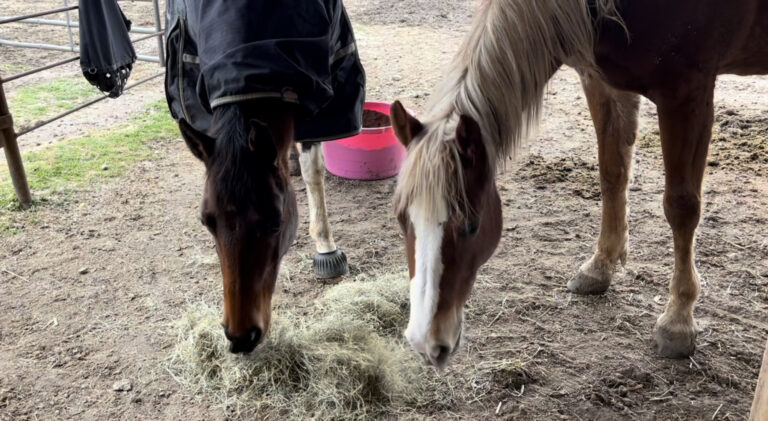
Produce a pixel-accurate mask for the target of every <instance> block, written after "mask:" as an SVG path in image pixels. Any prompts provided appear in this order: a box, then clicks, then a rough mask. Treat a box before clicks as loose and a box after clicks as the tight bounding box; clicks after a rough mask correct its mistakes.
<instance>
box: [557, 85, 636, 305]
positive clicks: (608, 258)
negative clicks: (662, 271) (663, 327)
mask: <svg viewBox="0 0 768 421" xmlns="http://www.w3.org/2000/svg"><path fill="white" fill-rule="evenodd" d="M581 81H582V86H583V87H584V92H585V94H586V96H587V102H588V103H589V111H590V113H591V114H592V120H593V122H594V125H595V132H596V133H597V145H598V148H597V149H598V161H599V164H600V190H601V192H602V195H603V215H602V221H601V227H600V236H599V237H598V240H597V247H596V250H595V254H594V255H593V256H592V257H591V258H590V259H589V260H588V261H587V262H585V263H584V264H583V265H581V267H580V268H579V271H578V273H577V274H576V276H575V277H574V278H573V279H571V281H570V282H568V289H569V290H570V291H573V292H575V293H578V294H602V293H603V292H605V290H607V289H608V287H609V286H610V285H611V281H612V278H613V274H614V272H615V269H616V266H617V265H618V263H619V262H621V263H622V264H624V262H625V261H626V258H627V236H628V229H627V186H628V185H629V179H630V173H631V169H632V153H633V150H634V143H635V136H636V133H637V112H638V108H639V106H640V100H639V97H638V96H637V95H635V94H631V93H626V92H619V91H616V90H614V89H612V88H610V87H609V86H607V85H606V84H605V83H604V82H602V81H600V80H598V79H597V78H596V77H594V76H591V75H582V78H581Z"/></svg>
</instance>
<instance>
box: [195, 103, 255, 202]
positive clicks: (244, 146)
mask: <svg viewBox="0 0 768 421" xmlns="http://www.w3.org/2000/svg"><path fill="white" fill-rule="evenodd" d="M213 121H214V132H215V133H216V146H215V148H214V153H213V156H211V160H210V166H209V168H208V177H209V178H212V179H213V180H214V182H215V184H216V186H217V189H216V190H217V195H218V199H219V201H220V203H222V204H224V205H225V206H234V207H236V208H241V207H243V206H245V205H248V204H249V202H250V201H251V200H254V199H255V198H256V197H260V196H261V195H259V194H258V192H259V191H260V189H264V179H265V177H264V174H265V173H266V172H267V171H268V169H267V168H264V163H263V160H261V159H259V156H258V154H257V153H255V152H253V151H251V149H250V148H249V146H248V136H249V133H250V131H251V130H252V129H251V127H250V125H249V124H248V122H247V121H246V117H245V115H244V114H243V112H242V110H241V108H240V106H239V105H223V106H220V107H217V108H216V109H215V110H214V112H213ZM264 131H265V132H266V129H264ZM267 135H269V133H268V132H267ZM259 180H261V183H260V185H257V182H258V181H259Z"/></svg>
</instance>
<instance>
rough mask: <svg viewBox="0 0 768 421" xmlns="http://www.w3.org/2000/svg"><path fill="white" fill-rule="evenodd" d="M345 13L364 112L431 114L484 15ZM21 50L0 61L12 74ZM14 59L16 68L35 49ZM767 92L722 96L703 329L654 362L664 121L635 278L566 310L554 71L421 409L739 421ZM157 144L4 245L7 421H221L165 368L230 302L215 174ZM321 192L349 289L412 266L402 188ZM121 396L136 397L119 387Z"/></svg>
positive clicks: (581, 161)
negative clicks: (186, 338) (185, 330)
mask: <svg viewBox="0 0 768 421" xmlns="http://www.w3.org/2000/svg"><path fill="white" fill-rule="evenodd" d="M14 1H15V0H14ZM14 1H11V2H10V3H12V4H15V5H17V7H21V6H20V5H22V4H26V3H25V2H21V1H15V2H14ZM5 4H6V3H5V2H4V5H5ZM347 4H348V7H349V9H350V14H351V16H352V19H353V20H354V21H355V22H356V24H358V25H360V26H359V29H358V37H359V42H360V51H361V54H362V57H363V59H364V64H365V66H366V69H367V71H368V76H369V88H368V92H369V97H370V98H373V99H387V100H390V99H394V98H401V99H404V100H405V101H406V103H407V105H408V106H409V107H412V108H413V109H415V110H416V112H417V113H418V112H422V111H423V107H424V104H425V101H426V99H427V96H428V93H429V92H430V91H431V89H432V87H433V85H434V83H435V82H436V81H437V80H438V79H439V77H440V74H441V71H442V69H443V68H444V67H445V63H447V62H448V61H449V59H450V57H451V55H452V54H453V53H454V51H455V50H456V49H457V48H458V42H459V40H460V39H461V34H462V31H463V28H465V27H466V25H467V24H468V19H469V17H468V16H469V14H470V10H471V2H469V1H452V2H443V1H436V0H435V1H433V0H430V1H423V0H419V1H416V0H404V1H397V2H395V1H384V0H376V1H368V0H349V1H348V2H347ZM0 13H6V11H5V10H4V7H3V8H0ZM3 34H5V32H3ZM8 51H9V50H8V49H6V48H1V49H0V56H1V57H3V59H4V60H5V59H6V57H8V56H7V55H6V54H8ZM14 54H15V55H14V56H13V57H14V60H20V61H22V62H23V61H24V60H25V57H27V56H29V57H32V56H33V55H34V54H36V53H30V52H16V53H14ZM155 95H157V97H158V98H159V97H160V95H161V94H160V93H159V92H156V93H155ZM767 95H768V78H765V77H751V78H736V77H723V78H721V80H720V82H719V84H718V91H717V94H716V101H717V104H718V108H717V122H716V126H715V128H716V134H715V136H714V141H713V144H712V145H713V146H712V150H713V154H712V157H711V159H710V167H709V174H708V178H707V184H706V196H705V200H706V208H705V210H704V213H703V217H702V222H701V226H700V229H699V234H698V239H697V250H698V255H697V263H698V268H699V271H700V272H701V275H702V281H703V285H702V295H701V297H700V299H699V303H698V306H697V308H696V317H697V318H698V322H699V324H700V326H701V328H702V333H701V336H700V338H699V341H698V346H699V349H698V350H697V352H696V355H695V356H694V357H693V358H692V359H688V360H682V361H673V360H665V359H660V358H658V357H657V356H656V355H655V353H654V351H653V348H652V343H651V339H650V337H651V329H652V327H653V324H654V322H655V319H656V317H657V316H658V314H660V312H661V311H662V309H663V305H664V303H665V300H666V294H667V293H666V290H667V283H668V280H669V279H670V276H671V270H672V254H671V247H672V244H671V234H670V230H669V228H668V226H667V224H666V222H665V219H664V216H663V209H662V205H661V198H662V189H663V184H662V178H663V172H662V167H661V155H660V150H659V146H658V130H657V129H656V125H655V114H654V108H653V107H652V105H651V104H648V103H647V102H646V103H644V104H643V109H642V119H643V121H642V125H641V129H640V137H641V139H640V142H639V147H638V150H637V154H636V159H635V161H636V165H635V177H634V181H633V184H632V188H631V193H630V209H631V213H630V256H629V261H628V263H627V266H626V268H625V269H624V271H623V273H622V274H621V276H619V277H618V278H617V280H616V282H615V285H613V286H612V288H611V289H610V291H609V292H608V293H607V294H606V295H604V296H601V297H581V296H576V295H572V294H569V293H568V292H567V291H566V289H565V284H566V282H567V280H568V279H570V277H571V276H572V275H573V273H574V272H575V270H576V269H577V268H578V266H579V264H580V263H582V262H583V261H584V260H585V259H586V258H588V257H589V255H590V253H591V250H592V247H593V244H594V238H595V236H596V234H597V231H598V228H599V215H600V202H599V188H598V184H597V162H596V147H595V141H594V134H593V131H592V127H591V121H590V119H589V116H588V111H587V108H586V104H585V100H584V96H583V94H582V93H581V91H580V88H579V84H578V78H577V77H576V75H575V73H574V72H573V71H570V70H564V71H562V72H559V73H558V74H557V75H556V76H555V78H554V79H553V81H552V84H551V85H550V87H549V89H548V95H547V99H546V112H545V115H544V118H543V121H542V127H541V130H540V134H539V136H538V141H537V142H536V143H535V144H533V145H532V146H531V148H530V149H531V153H530V155H528V156H526V157H524V158H523V159H522V160H521V162H520V163H517V164H515V163H510V164H509V165H508V166H507V169H506V170H505V171H504V172H502V173H501V174H499V177H498V180H499V185H500V189H501V190H502V199H503V201H504V207H505V209H504V215H505V217H504V225H505V228H504V234H503V238H502V242H501V245H500V247H499V249H498V251H497V252H496V255H495V256H494V257H493V258H492V259H491V260H490V262H489V263H488V264H487V265H486V266H485V267H484V268H483V269H482V270H481V273H480V276H479V279H478V282H477V284H476V287H475V290H474V293H473V295H472V298H471V300H470V302H469V303H468V305H467V310H466V313H467V319H468V320H467V322H466V336H465V341H464V344H463V345H462V349H461V351H460V353H459V354H458V355H457V357H456V359H455V360H454V363H453V365H452V366H451V367H450V368H449V369H448V370H447V371H446V373H445V374H444V375H445V376H446V378H447V379H449V383H450V385H451V388H450V390H446V391H445V395H444V402H442V405H441V408H442V409H444V411H440V412H438V411H437V409H436V408H432V409H430V408H424V409H423V411H422V415H423V416H424V417H426V418H433V419H445V418H457V419H488V418H491V417H497V418H500V419H510V420H512V419H515V420H520V419H526V420H528V419H534V420H553V419H585V420H616V419H639V420H698V419H722V420H742V419H746V414H747V412H748V410H749V405H750V403H751V395H752V392H753V388H754V386H755V383H756V377H757V373H758V370H759V364H760V357H761V355H762V349H761V347H762V346H763V344H764V343H765V337H766V336H767V335H768V288H767V287H768V259H766V256H767V255H768V232H766V226H768V216H767V214H766V210H767V209H768V181H767V180H766V178H765V175H766V171H767V170H768V163H766V161H765V160H766V158H768V154H767V153H766V148H767V146H766V145H768V104H766V102H765V98H766V97H768V96H767ZM128 102H130V101H128ZM82 115H83V116H84V117H82V118H83V120H80V121H83V122H85V121H86V120H87V117H90V118H91V119H92V120H91V123H90V124H92V125H93V126H94V127H98V125H99V124H100V123H99V120H101V119H102V116H101V115H99V114H98V113H97V112H96V111H93V110H92V111H88V112H84V113H82ZM82 124H85V123H82ZM155 147H156V148H158V150H160V151H161V152H162V155H163V158H162V159H159V160H156V161H151V162H142V163H140V164H138V165H137V166H136V168H135V169H134V170H133V171H131V172H130V173H129V174H127V175H126V177H124V178H123V179H121V180H120V181H118V182H114V183H110V184H107V185H104V186H98V187H94V188H93V189H90V190H87V191H83V192H80V193H77V194H75V195H74V199H73V200H72V201H71V202H69V203H67V204H64V205H62V206H59V207H54V206H48V207H45V208H44V209H43V210H42V211H40V213H39V214H37V215H36V219H37V221H36V222H33V223H28V224H27V226H26V227H25V229H24V230H23V232H22V233H21V234H18V235H15V236H13V237H6V238H0V309H2V311H0V419H14V420H15V419H73V418H74V419H181V418H184V419H188V420H198V419H199V420H204V419H205V420H207V419H223V418H225V417H226V411H225V410H224V409H222V408H219V407H217V406H215V405H214V404H213V403H212V402H210V401H209V400H208V399H207V398H206V397H205V396H194V395H192V394H190V392H188V391H186V390H184V389H183V388H181V387H180V386H179V385H178V384H177V383H176V382H175V381H174V380H173V379H172V378H171V377H170V376H169V375H168V373H167V372H166V371H165V370H164V368H163V361H164V360H165V359H166V358H167V357H168V355H169V353H170V350H171V348H172V346H173V340H174V338H173V337H171V336H170V333H169V330H168V325H169V323H171V322H172V321H174V320H176V319H177V318H178V317H179V315H180V314H181V313H182V311H183V310H184V308H185V304H186V303H189V302H195V301H199V300H205V301H208V302H214V303H219V302H220V279H219V274H218V272H217V271H218V263H217V260H216V256H215V252H214V250H213V249H212V242H211V240H210V238H209V235H208V234H207V232H206V231H205V230H204V229H203V227H202V226H200V224H199V222H197V215H198V204H199V199H200V193H201V187H202V177H203V169H202V166H201V165H200V164H199V163H198V162H197V161H196V160H195V159H194V158H193V157H192V156H191V154H190V153H188V151H187V150H186V149H185V147H184V145H183V142H181V141H173V142H160V143H158V144H156V145H155ZM294 183H295V185H296V187H297V189H298V190H299V191H300V192H299V198H300V205H299V209H300V211H301V212H302V213H303V214H304V217H303V219H302V224H301V226H300V227H299V233H300V237H299V240H298V241H297V244H296V245H295V247H294V248H293V250H292V251H291V252H290V253H289V254H288V256H287V257H286V260H285V266H284V267H285V270H286V272H287V275H288V276H286V277H285V280H284V281H283V282H282V283H281V284H280V285H279V286H278V292H277V295H276V300H277V301H276V306H277V307H290V308H298V309H299V311H301V309H304V308H309V307H310V306H311V305H312V301H313V299H314V298H316V297H318V296H319V295H321V294H322V292H323V291H324V290H325V289H326V288H327V286H326V285H323V284H321V283H318V282H317V281H315V280H314V279H313V277H312V275H311V257H312V255H313V244H312V242H311V240H310V239H309V238H308V236H307V235H306V233H307V220H306V211H305V209H306V198H305V195H304V187H303V186H302V184H301V180H300V179H298V178H296V179H294ZM327 185H328V187H327V191H328V203H329V210H330V213H331V222H332V224H333V227H334V229H335V235H336V239H337V242H338V244H339V245H340V246H341V247H342V248H343V249H344V250H345V251H346V252H347V254H348V255H349V260H350V263H351V272H352V274H353V275H354V274H357V273H361V272H365V273H376V272H380V271H386V272H391V271H397V270H402V269H403V267H404V265H405V261H404V255H403V248H402V239H401V237H400V235H399V232H398V229H397V224H396V222H395V220H394V218H393V216H392V212H391V203H390V202H391V193H392V190H393V188H394V180H391V179H390V180H384V181H378V182H353V181H347V180H342V179H339V178H336V177H334V176H331V175H328V177H327ZM83 269H85V270H83ZM81 272H84V273H81ZM505 361H506V362H509V361H523V362H528V365H527V366H526V372H527V373H528V375H526V376H522V377H521V376H516V377H510V376H509V375H507V371H505V370H504V369H503V368H502V367H503V362H505ZM122 380H127V381H129V382H130V383H131V390H130V391H122V392H119V391H114V390H113V385H114V384H115V382H119V381H122Z"/></svg>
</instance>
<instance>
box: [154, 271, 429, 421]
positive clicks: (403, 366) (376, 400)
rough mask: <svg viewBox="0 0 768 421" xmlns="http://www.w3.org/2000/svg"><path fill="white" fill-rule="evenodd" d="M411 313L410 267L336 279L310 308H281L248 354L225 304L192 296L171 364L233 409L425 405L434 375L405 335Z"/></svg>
mask: <svg viewBox="0 0 768 421" xmlns="http://www.w3.org/2000/svg"><path fill="white" fill-rule="evenodd" d="M407 322H408V283H407V281H406V277H405V276H404V275H387V276H383V277H379V278H377V279H375V280H370V279H358V280H357V282H348V283H342V284H340V285H337V286H334V287H333V288H331V289H330V290H329V291H328V293H327V294H326V295H325V296H324V297H323V298H322V299H321V300H320V301H319V302H318V304H317V305H316V309H315V311H314V312H313V313H312V314H311V315H308V316H302V317H299V316H295V315H293V314H291V313H285V312H283V313H280V314H275V315H274V322H273V326H272V329H271V331H270V333H269V338H268V339H267V340H266V341H265V343H264V344H262V345H261V346H260V347H259V348H257V349H256V350H255V351H254V352H253V353H252V354H251V355H249V356H246V357H244V356H235V355H232V354H230V353H229V352H228V351H227V348H226V347H227V341H226V339H225V338H224V335H223V332H222V329H221V326H220V325H219V311H218V309H215V308H212V307H210V306H207V305H204V304H198V305H195V306H192V307H191V308H190V309H189V310H188V312H187V313H186V315H185V317H184V318H183V319H182V320H181V321H179V322H178V323H177V325H176V329H177V333H178V344H177V346H176V349H175V353H174V355H173V356H172V358H171V359H170V360H169V363H168V369H169V371H170V372H171V374H172V375H173V376H174V378H176V379H177V380H178V381H179V382H181V383H182V384H184V385H187V386H189V387H192V388H194V389H195V392H197V393H200V392H202V394H204V395H206V396H208V397H213V398H214V400H215V401H218V402H219V403H222V404H224V405H226V407H227V410H228V412H230V413H234V414H240V415H246V414H249V413H250V414H252V415H258V416H259V417H260V418H263V417H265V416H267V415H273V416H277V417H278V418H284V417H290V418H314V419H318V418H319V419H360V418H369V417H371V416H381V415H386V414H395V413H401V414H402V412H403V411H407V408H409V407H410V408H413V407H415V406H418V405H419V400H420V396H422V389H423V388H424V385H425V382H426V381H427V379H430V378H434V375H433V374H432V373H431V372H430V371H429V370H428V369H427V368H425V367H424V365H423V364H422V363H421V362H419V361H418V359H417V357H415V356H414V355H413V352H412V351H410V350H409V349H406V346H405V345H404V344H403V343H402V340H401V339H400V336H401V332H402V331H403V329H404V328H405V325H406V324H407Z"/></svg>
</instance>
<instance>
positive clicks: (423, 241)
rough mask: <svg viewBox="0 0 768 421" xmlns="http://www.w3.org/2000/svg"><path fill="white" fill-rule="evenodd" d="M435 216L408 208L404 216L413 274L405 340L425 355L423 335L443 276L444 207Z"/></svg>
mask: <svg viewBox="0 0 768 421" xmlns="http://www.w3.org/2000/svg"><path fill="white" fill-rule="evenodd" d="M441 208H442V209H441V211H440V212H439V215H425V214H424V213H423V212H422V211H421V210H420V209H419V208H418V207H416V206H411V208H410V209H409V210H408V213H409V215H410V218H411V223H412V224H413V227H414V230H415V233H416V244H415V247H416V271H415V276H414V277H413V279H412V280H411V316H410V319H409V321H408V328H407V329H406V331H405V337H406V338H407V339H408V342H410V343H411V346H412V347H413V348H414V349H415V350H416V351H417V352H426V344H427V339H428V338H427V336H428V334H429V328H430V327H431V325H432V319H433V318H434V317H435V312H436V311H437V299H438V296H439V292H440V277H441V276H442V274H443V258H442V245H443V223H444V222H445V221H446V220H447V212H446V211H445V206H442V207H441Z"/></svg>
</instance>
